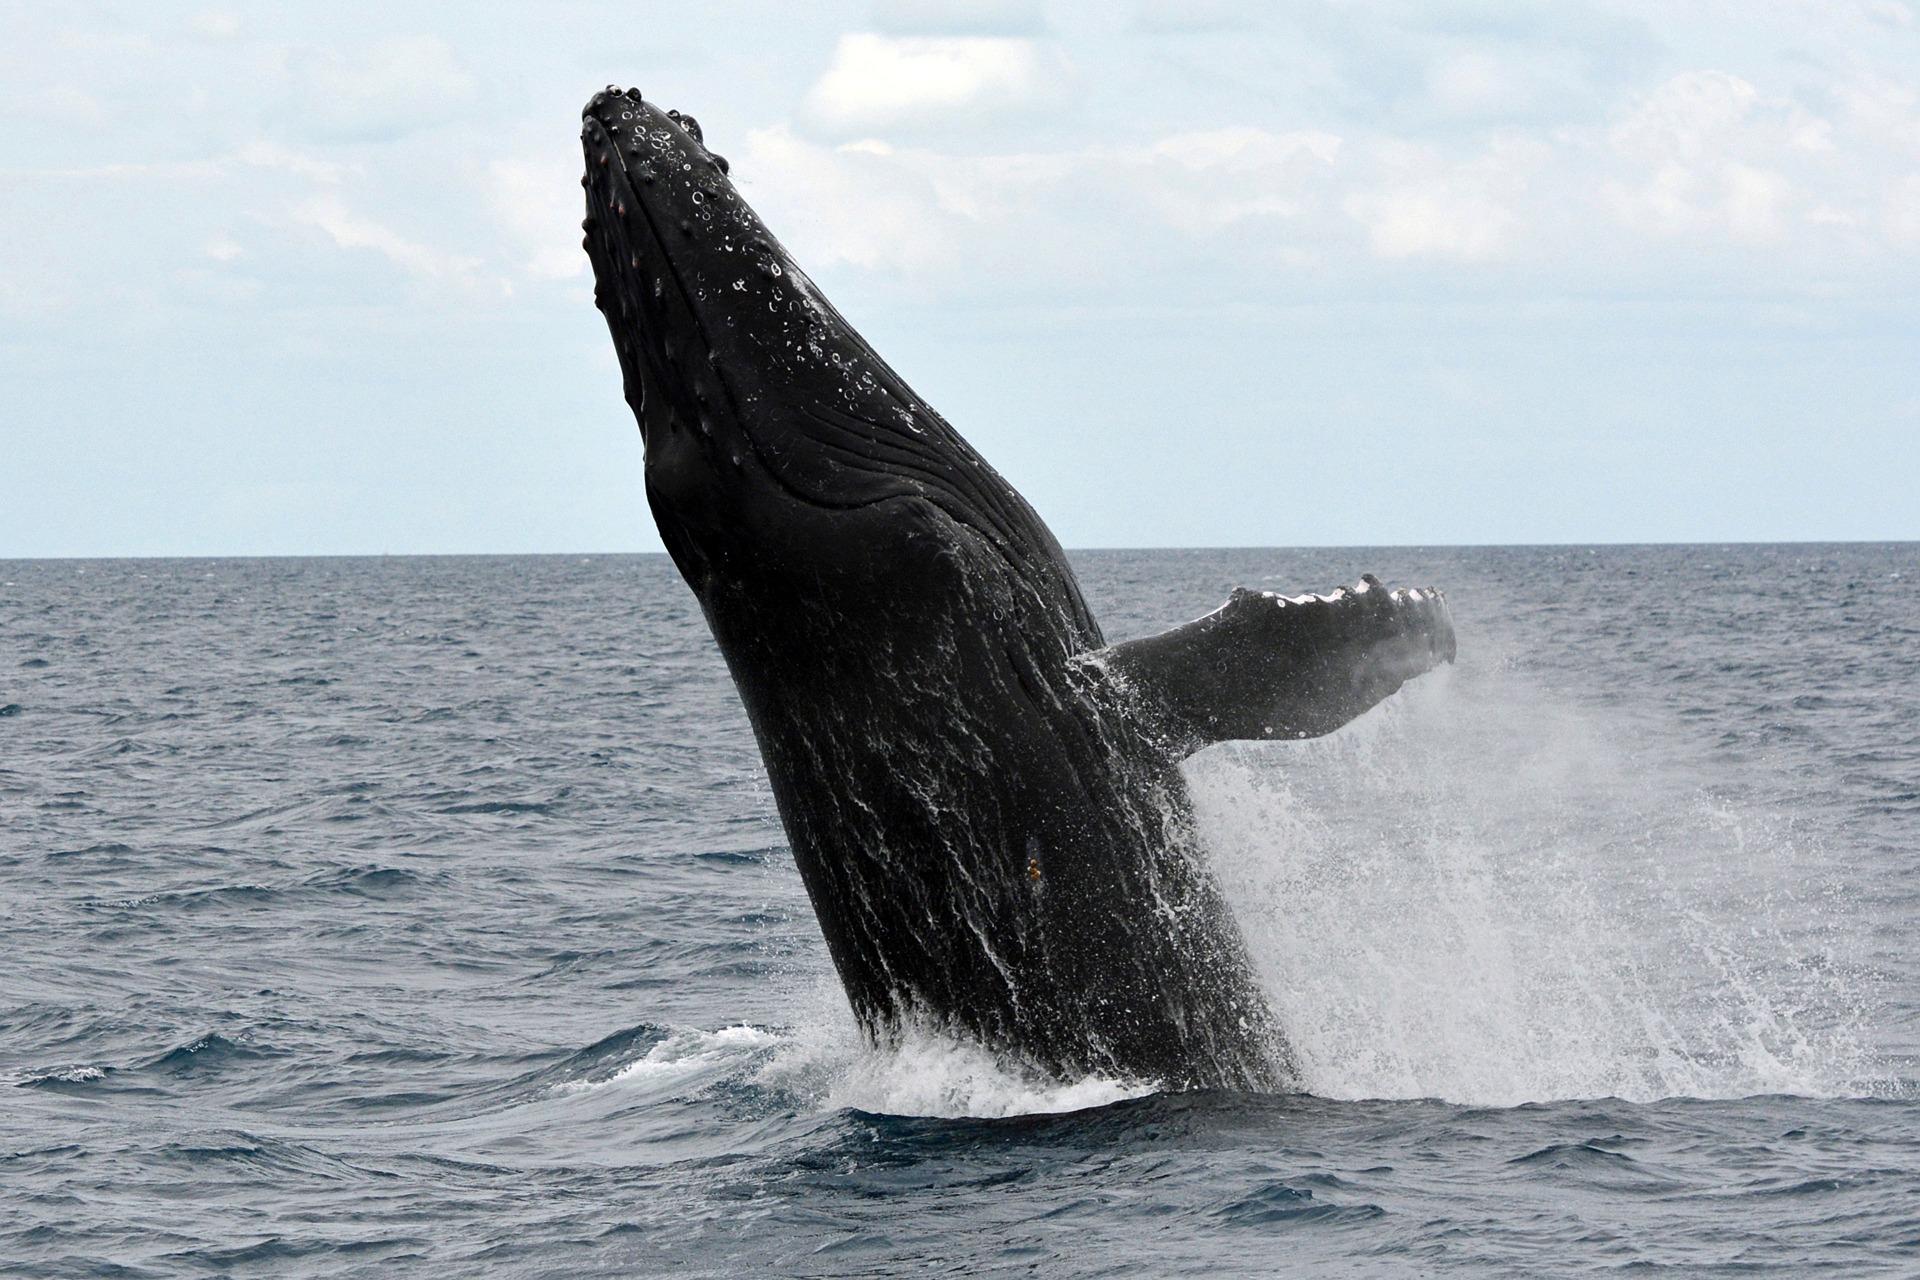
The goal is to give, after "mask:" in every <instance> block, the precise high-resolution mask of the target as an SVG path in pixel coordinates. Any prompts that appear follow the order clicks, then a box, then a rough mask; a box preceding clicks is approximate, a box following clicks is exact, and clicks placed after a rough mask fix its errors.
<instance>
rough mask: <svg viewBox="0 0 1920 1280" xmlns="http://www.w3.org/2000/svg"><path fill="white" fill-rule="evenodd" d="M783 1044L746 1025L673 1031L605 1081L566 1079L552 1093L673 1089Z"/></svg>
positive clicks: (773, 1037)
mask: <svg viewBox="0 0 1920 1280" xmlns="http://www.w3.org/2000/svg"><path fill="white" fill-rule="evenodd" d="M780 1043H781V1037H780V1036H779V1035H778V1034H777V1033H775V1032H772V1031H767V1030H764V1029H762V1028H760V1027H751V1026H745V1025H741V1026H733V1027H722V1028H721V1029H720V1030H718V1031H699V1030H682V1031H675V1032H673V1033H672V1034H671V1035H669V1036H667V1038H666V1039H664V1040H662V1041H660V1042H659V1043H658V1044H655V1045H653V1046H652V1047H650V1048H649V1049H648V1050H647V1051H646V1053H644V1054H642V1055H641V1056H640V1057H639V1058H636V1059H635V1060H634V1061H632V1062H629V1063H628V1064H627V1065H625V1066H624V1067H621V1068H620V1069H619V1070H618V1071H616V1072H614V1074H613V1075H611V1076H609V1077H607V1078H606V1079H604V1080H568V1081H564V1082H562V1083H560V1084H557V1085H555V1086H554V1092H555V1093H562V1094H566V1093H585V1092H589V1091H594V1090H600V1089H608V1088H635V1087H641V1088H647V1089H669V1090H671V1089H672V1088H673V1087H674V1086H676V1085H688V1084H692V1083H694V1082H696V1081H701V1080H705V1079H710V1078H712V1077H713V1076H715V1075H716V1074H723V1073H725V1072H727V1071H728V1070H730V1069H737V1068H738V1067H739V1066H741V1065H742V1064H743V1063H746V1062H748V1061H751V1060H752V1059H753V1058H754V1057H755V1056H756V1055H757V1054H760V1053H761V1052H762V1051H764V1050H766V1049H770V1048H772V1047H773V1046H775V1045H778V1044H780Z"/></svg>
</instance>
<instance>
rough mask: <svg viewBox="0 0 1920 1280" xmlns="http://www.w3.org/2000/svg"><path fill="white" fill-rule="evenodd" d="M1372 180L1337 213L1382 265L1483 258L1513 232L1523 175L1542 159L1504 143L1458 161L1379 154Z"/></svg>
mask: <svg viewBox="0 0 1920 1280" xmlns="http://www.w3.org/2000/svg"><path fill="white" fill-rule="evenodd" d="M1377 152H1378V156H1377V170H1376V176H1374V177H1373V178H1372V179H1371V181H1368V182H1366V183H1365V184H1364V185H1361V186H1360V187H1359V188H1358V189H1357V190H1354V191H1353V192H1352V194H1350V195H1349V196H1348V197H1347V198H1346V199H1345V201H1343V202H1342V205H1341V208H1342V209H1343V210H1344V211H1345V212H1346V213H1347V214H1349V215H1350V216H1352V217H1353V218H1355V219H1356V220H1358V221H1359V222H1360V223H1361V224H1362V225H1364V226H1365V227H1366V230H1367V236H1368V241H1369V243H1370V245H1371V246H1372V249H1373V252H1374V253H1375V254H1377V255H1379V256H1380V257H1383V258H1412V257H1450V258H1484V257H1487V256H1489V255H1491V254H1493V253H1495V252H1497V251H1498V250H1499V249H1500V248H1501V247H1502V246H1503V245H1504V244H1505V243H1506V242H1507V241H1508V240H1509V239H1510V238H1511V237H1512V236H1513V235H1514V234H1515V232H1516V231H1517V230H1518V228H1519V226H1520V222H1521V219H1520V215H1519V213H1518V212H1517V208H1518V206H1519V205H1520V203H1521V201H1522V200H1523V198H1524V197H1525V195H1526V191H1527V179H1526V171H1527V169H1528V168H1530V167H1533V166H1536V165H1538V164H1540V163H1542V162H1543V161H1544V160H1545V158H1546V156H1545V153H1544V151H1543V150H1542V149H1541V148H1538V147H1537V146H1527V145H1524V144H1516V143H1508V144H1507V145H1504V146H1500V147H1496V148H1495V149H1493V150H1492V151H1491V152H1489V153H1488V154H1486V155H1483V156H1479V157H1474V158H1471V159H1467V160H1464V161H1462V160H1458V159H1455V158H1452V157H1449V156H1447V155H1445V154H1444V153H1442V152H1440V151H1438V150H1437V149H1435V148H1432V147H1416V146H1409V145H1406V144H1404V143H1397V142H1388V143H1384V144H1379V145H1378V146H1377Z"/></svg>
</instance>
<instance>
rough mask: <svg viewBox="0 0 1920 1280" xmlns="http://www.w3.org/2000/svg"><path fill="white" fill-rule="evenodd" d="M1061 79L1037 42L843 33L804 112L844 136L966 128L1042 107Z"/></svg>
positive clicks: (812, 121) (823, 127)
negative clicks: (829, 63)
mask: <svg viewBox="0 0 1920 1280" xmlns="http://www.w3.org/2000/svg"><path fill="white" fill-rule="evenodd" d="M1061 78H1062V77H1061V67H1060V65H1059V62H1058V59H1057V58H1054V57H1050V56H1049V55H1048V54H1047V53H1046V52H1044V51H1043V50H1042V47H1041V46H1040V45H1039V44H1037V43H1036V42H1034V41H1032V40H1025V39H1013V38H1008V37H988V36H959V37H919V36H912V37H893V36H882V35H874V34H854V35H846V36H842V37H841V38H840V43H839V46H838V48H836V49H835V50H834V55H833V65H832V66H830V67H828V69H827V72H826V74H825V75H823V76H821V77H820V79H819V80H818V81H817V82H816V83H815V84H814V86H813V88H812V89H811V90H810V91H809V92H808V93H807V96H806V100H805V102H804V103H803V104H802V108H801V111H802V115H803V117H804V118H805V119H806V121H807V122H808V123H809V124H811V125H813V126H815V127H816V128H818V129H820V130H822V131H823V132H825V133H828V134H834V135H839V136H843V137H844V136H850V135H858V134H886V133H889V132H894V131H897V130H903V129H904V130H921V129H934V130H940V129H946V128H953V127H964V126H966V125H969V124H975V123H978V122H980V121H982V120H988V119H992V118H995V117H1002V116H1007V115H1012V114H1016V113H1019V112H1022V111H1031V110H1035V109H1038V108H1039V107H1041V106H1042V105H1043V104H1045V103H1046V102H1047V101H1048V100H1050V99H1051V98H1053V97H1055V96H1057V94H1058V90H1059V87H1060V80H1061Z"/></svg>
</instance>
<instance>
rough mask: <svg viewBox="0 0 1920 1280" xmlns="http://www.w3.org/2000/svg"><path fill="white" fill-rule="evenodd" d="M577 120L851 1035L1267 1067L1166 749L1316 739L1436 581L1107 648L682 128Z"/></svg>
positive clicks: (1137, 1066)
mask: <svg viewBox="0 0 1920 1280" xmlns="http://www.w3.org/2000/svg"><path fill="white" fill-rule="evenodd" d="M582 116H583V121H584V125H583V128H582V131H581V140H582V144H583V146H584V148H585V153H586V175H585V177H584V178H582V180H581V182H582V185H583V186H584V187H585V188H586V192H587V217H586V220H585V222H584V223H583V224H582V225H583V228H584V229H585V231H586V233H587V235H586V250H587V253H588V256H589V257H590V259H591V260H592V263H593V269H594V276H595V279H596V288H595V293H594V296H595V301H596V304H597V305H598V306H599V308H600V309H601V311H602V312H603V313H604V314H605V315H606V319H607V324H608V327H609V329H610V330H611V331H612V335H613V341H614V345H615V347H616V348H617V350H618V352H619V358H620V367H621V371H622V374H623V377H624V380H625V390H626V399H627V403H628V404H629V405H631V406H632V408H633V412H634V416H635V417H636V418H637V419H638V421H639V425H640V431H641V435H642V438H643V442H644V448H645V454H646V491H647V501H648V504H649V506H650V507H651V508H652V510H653V515H654V519H655V520H656V521H657V523H658V525H659V529H660V536H661V539H662V541H663V542H664V543H665V545H666V548H667V550H668V552H669V553H670V554H671V555H672V557H673V561H674V563H675V564H676V565H677V566H678V567H679V570H680V572H681V574H682V575H683V576H684V577H685V579H686V581H687V584H688V585H689V586H690V587H691V588H692V589H693V591H694V594H695V595H696V596H698V597H699V600H700V605H701V608H702V610H703V611H704V613H705V615H706V618H707V621H708V624H709V625H710V626H711V628H712V630H713V635H714V638H715V640H716V641H717V642H718V643H719V646H720V650H721V652H722V653H723V654H724V655H725V657H726V661H727V665H728V667H729V669H730V670H731V672H732V674H733V679H734V682H735V684H736V685H737V686H738V688H739V692H740V697H741V699H742V701H743V702H744V703H745V705H746V710H747V714H748V717H749V719H750V721H751V722H752V725H753V730H754V734H755V736H756V737H757V739H758V741H759V744H760V750H761V754H762V756H763V757H764V759H765V762H766V767H767V776H768V779H769V781H770V783H771V786H772V790H773V795H774V798H775V801H776V803H777V805H778V807H779V811H780V816H781V820H782V822H783V823H784V825H785V827H786V831H787V835H788V838H789V839H790V840H791V842H792V846H793V855H794V860H795V862H796V864H797V865H798V867H799V870H800V874H801V877H802V879H803V880H804V882H805V884H806V888H807V893H808V896H809V897H810V899H811V900H812V903H813V907H814V911H815V913H816V914H817V915H818V917H819V921H820V928H821V931H822V932H823V933H824V934H825V937H826V942H827V947H828V950H829V952H830V953H831V955H832V958H833V962H834V965H835V967H836V969H837V970H838V972H839V975H840V978H841V981H842V983H843V984H844V986H845V988H846V993H847V998H848V1000H849V1002H850V1003H851V1005H852V1007H853V1011H854V1013H855V1016H856V1018H857V1019H858V1021H859V1023H860V1025H861V1027H862V1028H863V1029H864V1031H865V1032H866V1034H867V1035H868V1036H869V1037H870V1038H871V1039H872V1040H873V1041H874V1042H875V1043H878V1044H887V1043H892V1042H896V1041H897V1040H898V1038H899V1037H900V1036H901V1035H902V1034H903V1033H904V1032H906V1031H908V1030H910V1029H916V1028H926V1029H932V1030H934V1031H937V1032H941V1033H946V1034H952V1035H956V1036H959V1037H962V1038H966V1039H970V1040H974V1041H977V1042H980V1043H982V1044H984V1045H986V1046H988V1047H989V1048H991V1049H992V1050H994V1051H995V1052H996V1053H998V1054H1000V1055H1002V1056H1003V1057H1004V1058H1006V1059H1009V1060H1011V1061H1012V1062H1013V1063H1015V1064H1018V1065H1020V1066H1024V1067H1026V1068H1029V1069H1032V1070H1035V1071H1038V1072H1042V1073H1045V1074H1048V1075H1053V1076H1058V1077H1062V1078H1077V1077H1082V1076H1086V1075H1092V1074H1104V1075H1112V1076H1117V1077H1121V1078H1124V1079H1132V1080H1142V1081H1153V1082H1157V1083H1158V1084H1160V1085H1161V1086H1163V1087H1167V1088H1216V1087H1225V1088H1239V1089H1258V1090H1271V1089H1283V1088H1286V1087H1288V1086H1289V1084H1290V1083H1291V1071H1290V1067H1289V1060H1288V1052H1287V1049H1286V1045H1285V1041H1284V1039H1283V1037H1282V1035H1281V1033H1280V1030H1279V1028H1278V1027H1277V1026H1276V1025H1275V1021H1274V1018H1273V1015H1272V1013H1271V1012H1270V1010H1269V1007H1268V1004H1267V1001H1266V999H1265V998H1264V997H1263V996H1262V994H1261V992H1260V988H1259V984H1258V981H1257V979H1256V977H1255V975H1254V972H1253V968H1252V965H1251V963H1250V962H1249V960H1248V957H1247V954H1246V952H1245V949H1244V946H1243V944H1242V942H1241V939H1240V935H1239V932H1238V930H1237V928H1236V926H1235V924H1234V922H1233V919H1232V916H1231V914H1230V913H1229V911H1228V909H1227V906H1226V904H1225V902H1224V901H1223V900H1222V897H1221V894H1220V891H1219V889H1218V887H1217V885H1216V884H1215V882H1214V880H1213V878H1212V876H1211V874H1210V873H1209V872H1208V870H1207V869H1206V867H1205V864H1204V862H1203V859H1202V857H1201V852H1200V849H1199V848H1198V845H1197V842H1196V837H1195V833H1194V823H1193V816H1192V807H1191V803H1190V801H1189V799H1188V795H1187V790H1186V784H1185V782H1184V780H1183V778H1182V776H1181V773H1180V769H1179V762H1180V761H1181V760H1182V759H1183V758H1185V757H1186V756H1187V755H1189V754H1191V753H1192V752H1194V751H1196V750H1198V749H1199V748H1201V747H1203V746H1205V745H1206V744H1208V743H1211V742H1216V741H1221V740H1224V739H1230V738H1276V739H1277V738H1301V737H1308V736H1312V735H1316V734H1322V733H1327V732H1329V731H1331V730H1333V729H1335V728H1338V727H1339V726H1340V725H1342V724H1344V723H1346V722H1347V721H1348V720H1350V719H1352V718H1353V717H1354V716H1356V715H1359V714H1360V713H1361V712H1363V711H1365V710H1366V709H1367V708H1369V707H1371V706H1373V705H1374V704H1375V703H1377V702H1378V701H1380V700H1381V699H1382V698H1384V697H1386V696H1388V695H1389V694H1391V693H1392V692H1393V691H1394V690H1396V689H1398V688H1399V687H1400V685H1401V684H1402V683H1403V682H1404V681H1406V680H1407V679H1409V678H1411V677H1413V676H1415V675H1418V674H1420V673H1421V672H1424V671H1427V670H1430V669H1431V668H1432V667H1433V666H1435V665H1436V664H1437V663H1439V662H1442V661H1451V659H1452V657H1453V653H1454V639H1453V628H1452V624H1451V622H1450V620H1449V618H1448V615H1447V611H1446V605H1445V602H1444V600H1443V598H1442V597H1441V596H1440V594H1439V593H1438V592H1435V591H1431V590H1404V591H1388V590H1387V589H1386V588H1385V587H1383V586H1382V585H1381V584H1380V583H1379V582H1378V581H1376V580H1375V579H1373V578H1371V577H1364V578H1362V579H1361V581H1360V583H1359V584H1358V585H1357V586H1355V587H1353V588H1350V589H1349V588H1342V589H1339V590H1337V591H1334V592H1333V593H1331V594H1329V595H1324V596H1301V597H1295V598H1286V597H1281V596H1277V595H1273V594H1269V593H1263V592H1253V591H1245V590H1241V591H1236V592H1235V593H1234V594H1233V597H1232V598H1231V599H1230V600H1228V601H1227V603H1226V604H1225V605H1223V606H1222V607H1221V608H1220V609H1218V610H1216V611H1215V612H1213V613H1211V614H1208V615H1207V616H1206V617H1203V618H1200V619H1198V620H1197V621H1194V622H1191V623H1188V624H1186V625H1185V626H1182V627H1177V628H1175V629H1173V630H1172V631H1168V632H1166V633H1164V634H1162V635H1159V636H1154V637H1151V638H1148V639H1143V640H1135V641H1130V642H1128V643H1125V644H1119V645H1113V646H1108V645H1107V644H1106V643H1105V641H1104V640H1103V639H1102V637H1101V634H1100V628H1099V626H1098V624H1097V623H1096V622H1095V621H1094V619H1093V617H1092V615H1091V614H1090V613H1089V611H1088V609H1087V605H1086V602H1085V601H1084V600H1083V599H1082V598H1081V594H1080V590H1079V587H1078V586H1077V584H1076V583H1075V581H1074V576H1073V572H1072V570H1071V569H1070V568H1069V567H1068V565H1067V561H1066V558H1065V556H1064V555H1063V554H1062V552H1061V549H1060V546H1059V544H1058V543H1057V542H1056V541H1055V540H1054V538H1053V535H1052V534H1051V533H1050V532H1048V530H1047V527H1046V526H1045V525H1044V524H1043V523H1041V521H1040V518H1039V516H1038V515H1036V514H1035V513H1034V511H1033V509H1032V508H1031V507H1029V506H1028V505H1027V503H1026V502H1025V500H1023V499H1022V498H1021V497H1020V495H1019V494H1018V493H1016V492H1014V490H1013V488H1012V486H1010V485H1008V484H1007V482H1006V481H1005V480H1003V479H1001V478H1000V476H999V475H998V474H997V473H996V472H995V471H994V470H993V469H992V468H991V467H989V466H988V465H987V463H986V462H985V461H984V460H983V459H982V458H981V457H980V455H979V454H977V453H975V452H974V450H973V449H972V448H971V447H970V446H969V445H968V444H967V442H966V441H965V440H963V439H961V438H960V436H959V435H958V433H956V432H955V431H954V430H953V428H952V427H950V426H948V425H947V423H946V421H945V420H944V419H942V418H941V417H940V415H939V414H937V413H935V412H934V411H933V410H932V409H931V408H929V407H928V406H927V405H926V404H925V403H924V402H923V401H921V400H920V398H919V397H918V396H916V395H915V394H914V393H913V391H912V390H911V388H909V387H908V386H907V385H906V383H904V382H903V381H901V379H900V378H899V376H898V375H897V374H895V373H894V372H893V370H892V369H890V368H889V367H888V366H887V364H886V363H885V362H884V361H883V360H881V359H880V357H879V356H878V355H876V354H875V353H874V351H873V349H872V348H870V347H869V346H868V345H867V344H866V342H865V341H863V340H862V339H861V337H860V335H859V334H857V333H856V332H854V330H853V328H852V326H851V325H849V324H848V323H847V322H846V321H845V320H844V319H843V318H842V317H841V316H840V314H839V313H838V312H837V311H835V310H834V308H833V306H832V305H831V304H830V303H829V302H828V301H827V300H826V299H825V298H824V297H822V296H821V294H820V292H819V290H818V289H817V288H815V287H814V285H813V283H812V282H811V281H810V280H808V279H807V277H806V276H805V275H804V274H803V273H802V272H801V271H800V270H799V268H798V267H797V266H796V265H795V264H794V262H793V259H792V258H791V257H790V256H789V255H788V254H787V252H786V251H785V250H784V249H783V248H782V247H781V246H780V244H779V242H778V241H776V240H775V239H774V238H773V236H772V235H770V234H769V233H768V232H767V230H766V228H765V226H764V225H763V224H762V223H761V222H760V220H759V218H758V217H757V216H756V215H755V214H754V212H753V211H752V210H751V209H750V208H748V206H747V204H746V202H745V201H744V200H742V199H741V198H740V195H739V193H738V192H737V191H736V190H735V189H734V187H733V184H732V182H731V181H730V179H729V177H728V167H727V162H726V161H725V159H724V158H722V157H720V156H718V155H716V154H714V153H713V152H711V151H709V150H708V149H707V148H706V146H705V145H704V142H703V139H702V137H701V132H700V128H699V126H698V124H696V123H695V121H694V120H693V118H692V117H691V116H685V115H681V114H680V113H678V112H673V111H664V110H661V109H660V108H658V107H656V106H655V105H654V104H652V103H649V102H646V101H643V100H642V98H641V95H640V93H639V91H638V90H624V91H623V90H620V89H617V88H613V87H609V88H608V89H607V91H606V92H604V93H600V94H597V95H595V97H594V98H593V100H592V102H590V103H589V104H588V106H587V108H586V110H585V111H584V112H583V113H582Z"/></svg>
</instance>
